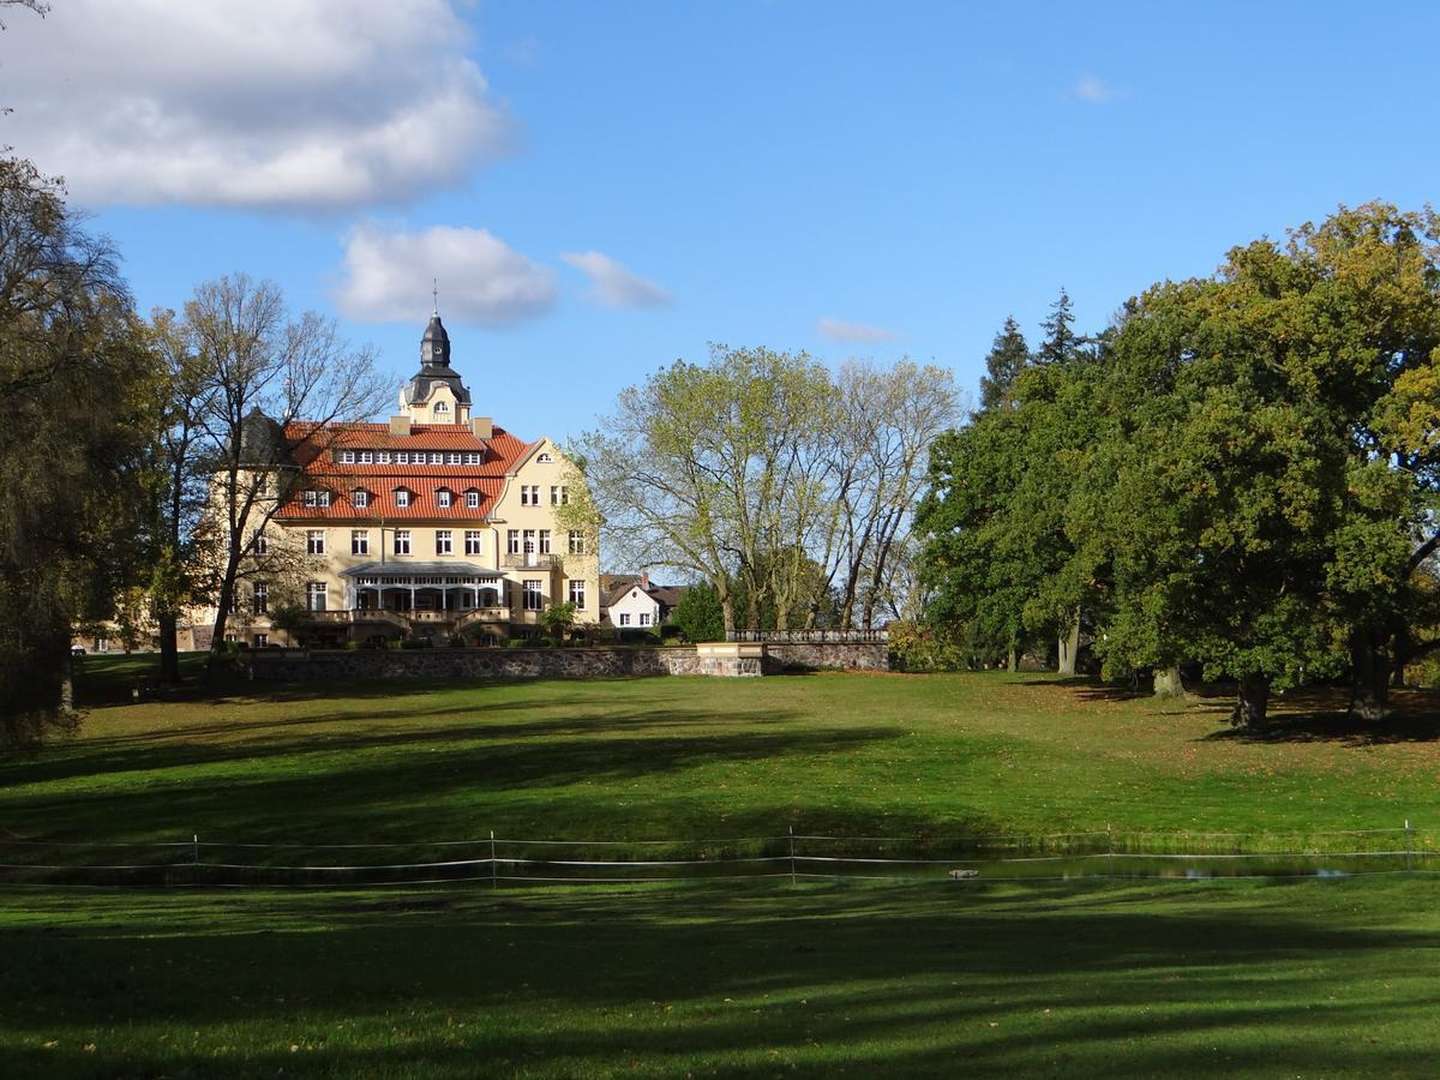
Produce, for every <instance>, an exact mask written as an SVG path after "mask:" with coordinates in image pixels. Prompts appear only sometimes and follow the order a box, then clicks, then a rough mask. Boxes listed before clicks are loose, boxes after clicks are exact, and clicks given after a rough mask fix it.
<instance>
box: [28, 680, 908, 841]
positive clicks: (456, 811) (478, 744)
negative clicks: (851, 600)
mask: <svg viewBox="0 0 1440 1080" xmlns="http://www.w3.org/2000/svg"><path fill="white" fill-rule="evenodd" d="M791 718H792V717H791V714H787V713H783V712H780V713H774V714H772V715H771V722H770V723H768V724H766V725H764V726H757V724H756V723H755V721H754V720H753V719H747V720H746V721H745V722H744V723H743V725H739V724H736V723H734V722H731V723H728V724H727V723H725V722H723V721H724V718H717V717H716V716H715V715H713V714H712V713H709V712H703V711H688V710H683V709H642V710H639V711H633V712H618V711H616V712H610V713H607V714H606V715H604V716H601V717H596V718H595V719H594V720H593V722H592V721H578V722H577V721H576V720H575V719H573V718H565V717H560V718H556V719H555V720H539V721H534V722H527V721H517V722H514V723H499V724H477V725H475V726H473V727H468V726H465V725H456V726H446V727H439V728H437V727H433V726H417V727H415V728H413V729H407V730H404V731H400V732H396V731H394V730H389V731H382V732H353V731H350V732H345V733H336V734H334V735H323V734H316V733H314V732H313V731H310V730H309V729H302V730H301V731H300V732H298V733H297V734H296V735H294V736H293V737H290V738H269V739H266V740H264V741H261V742H257V743H253V744H247V743H234V742H229V743H218V742H205V741H196V742H185V743H180V744H178V745H161V746H131V747H123V748H119V749H115V750H111V751H109V752H104V751H102V752H99V753H93V754H87V755H85V756H83V757H75V758H62V759H59V760H56V761H54V762H47V763H43V764H42V765H35V766H30V767H27V768H24V769H14V770H12V771H11V778H12V780H19V779H28V780H32V781H35V782H41V781H47V780H49V781H58V782H61V783H62V784H63V782H64V781H67V780H73V779H76V778H83V777H86V776H92V775H94V776H100V775H106V774H115V773H123V772H126V771H129V770H141V771H154V772H156V773H157V779H156V781H154V782H150V783H145V782H136V783H133V784H126V785H124V786H119V785H114V784H111V785H107V786H105V787H102V788H98V789H97V788H93V787H81V786H75V785H73V784H71V785H65V786H62V787H61V788H60V789H59V790H56V791H54V792H53V793H51V792H48V791H46V790H45V789H43V788H42V789H40V790H38V791H37V792H36V794H35V795H34V796H32V797H29V798H27V799H26V800H25V802H24V804H23V807H20V806H17V807H16V809H23V815H19V814H17V815H14V816H13V819H12V821H11V822H10V823H8V824H9V828H10V830H11V831H12V834H13V833H19V834H20V835H28V836H38V835H43V836H44V837H46V838H47V839H61V838H64V837H66V836H68V835H72V834H80V835H82V836H83V838H84V839H86V840H94V839H97V838H98V837H96V835H95V833H96V830H97V828H98V827H100V826H102V825H103V824H104V823H112V822H113V823H123V825H122V827H123V828H124V829H125V830H127V832H128V833H129V834H131V835H136V834H139V835H147V834H149V835H153V834H154V833H155V832H161V831H163V832H167V833H170V832H178V833H188V832H189V831H191V830H194V831H199V832H202V833H207V834H211V835H213V834H216V833H222V834H228V838H229V839H232V840H264V839H272V838H273V839H287V838H292V837H311V836H321V837H326V838H328V839H330V840H349V839H354V840H364V839H369V838H373V837H377V836H379V837H386V838H389V837H393V836H394V835H395V834H396V832H397V830H402V829H403V830H404V831H405V835H406V838H407V839H413V838H415V833H416V832H417V831H420V830H421V829H423V830H424V831H425V832H428V833H429V834H430V835H432V836H434V835H436V830H445V829H448V828H452V827H454V823H453V819H455V818H456V816H457V815H462V814H466V813H468V814H469V822H470V828H468V829H467V830H466V832H467V833H469V832H473V829H474V827H475V824H476V822H475V820H474V816H475V814H476V813H477V810H476V808H477V807H479V806H482V805H484V804H485V803H487V802H492V803H493V804H494V806H495V807H496V809H494V810H492V811H491V816H492V820H491V824H494V823H495V822H494V819H495V818H497V817H502V816H507V815H508V816H510V817H512V818H513V817H514V816H515V815H517V814H522V813H525V810H524V805H525V802H526V800H525V799H517V797H516V795H517V793H524V792H526V791H528V790H530V789H539V790H552V789H557V788H566V787H572V786H573V787H574V788H575V791H576V792H577V793H583V792H584V791H585V790H587V788H586V787H584V786H582V785H592V784H594V785H599V788H598V790H596V791H595V794H594V798H595V800H596V804H597V810H605V809H607V808H608V805H607V804H608V803H611V802H615V801H616V800H618V799H621V798H623V791H621V790H619V789H620V787H621V786H622V785H623V784H624V782H627V781H640V780H645V781H653V782H654V783H655V784H657V785H658V790H659V791H661V792H663V793H664V795H665V797H667V798H675V797H676V794H677V792H676V788H675V784H676V781H675V780H674V779H673V778H670V779H666V778H667V777H671V776H672V774H677V773H683V772H685V771H688V770H693V769H700V768H705V767H709V766H716V765H721V766H723V765H725V764H728V763H742V762H757V761H772V760H779V759H783V758H786V757H795V756H799V757H802V758H807V759H808V758H816V757H826V756H831V755H836V754H845V753H849V752H853V751H856V750H859V749H861V748H863V747H865V746H868V745H870V744H873V743H875V742H877V741H882V740H887V739H893V738H897V737H899V733H897V731H896V730H895V729H893V728H888V727H877V726H828V727H820V726H816V725H814V724H813V723H810V722H807V723H806V724H804V725H790V724H787V723H786V721H787V720H788V719H791ZM336 755H340V760H339V761H336V760H335V756H336ZM292 756H293V760H289V761H287V760H285V759H287V758H290V757H292ZM311 761H316V762H321V761H323V765H320V766H319V767H318V768H317V769H316V771H315V772H313V773H312V772H310V771H309V770H308V769H307V768H306V766H307V763H308V762H311ZM212 766H215V767H218V768H219V771H217V772H214V773H213V774H212V775H211V776H209V777H207V769H210V767H212ZM167 770H169V771H179V770H185V771H186V772H187V775H186V776H184V778H183V782H173V781H167V779H166V778H165V776H164V774H165V772H166V771H167ZM652 798H653V796H652ZM635 800H636V801H635V805H636V806H641V807H643V806H645V805H646V803H647V800H646V798H645V796H644V795H643V794H641V793H638V792H637V793H636V795H635ZM623 805H624V803H623V802H622V803H620V806H622V807H623ZM383 807H396V808H399V809H398V810H397V811H396V812H395V813H393V814H390V815H387V814H386V813H385V812H384V811H383V810H381V809H380V808H383ZM626 816H628V817H631V818H633V817H634V816H635V811H634V810H633V809H632V810H629V811H627V812H626ZM145 823H149V827H148V828H147V827H146V825H145ZM277 834H278V835H277Z"/></svg>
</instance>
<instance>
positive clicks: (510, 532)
mask: <svg viewBox="0 0 1440 1080" xmlns="http://www.w3.org/2000/svg"><path fill="white" fill-rule="evenodd" d="M505 554H507V555H519V554H520V530H519V529H507V530H506V532H505Z"/></svg>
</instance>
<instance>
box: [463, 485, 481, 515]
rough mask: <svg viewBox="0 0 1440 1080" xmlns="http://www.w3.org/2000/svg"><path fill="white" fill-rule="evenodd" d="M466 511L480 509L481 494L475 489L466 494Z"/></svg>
mask: <svg viewBox="0 0 1440 1080" xmlns="http://www.w3.org/2000/svg"><path fill="white" fill-rule="evenodd" d="M465 509H467V510H479V509H480V492H478V491H476V490H475V489H474V488H471V489H470V490H469V491H467V492H465Z"/></svg>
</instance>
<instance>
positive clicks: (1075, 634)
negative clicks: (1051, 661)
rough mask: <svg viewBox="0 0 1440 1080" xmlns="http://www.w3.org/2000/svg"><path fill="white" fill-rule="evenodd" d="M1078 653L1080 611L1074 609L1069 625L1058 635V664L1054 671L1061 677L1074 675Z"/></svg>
mask: <svg viewBox="0 0 1440 1080" xmlns="http://www.w3.org/2000/svg"><path fill="white" fill-rule="evenodd" d="M1079 652H1080V609H1079V608H1076V609H1075V614H1074V616H1073V617H1072V618H1071V620H1070V625H1069V626H1067V627H1066V628H1065V632H1064V633H1063V634H1061V635H1060V641H1059V657H1060V662H1059V664H1058V665H1056V670H1057V671H1058V672H1059V674H1061V675H1074V674H1075V657H1076V656H1077V655H1078V654H1079Z"/></svg>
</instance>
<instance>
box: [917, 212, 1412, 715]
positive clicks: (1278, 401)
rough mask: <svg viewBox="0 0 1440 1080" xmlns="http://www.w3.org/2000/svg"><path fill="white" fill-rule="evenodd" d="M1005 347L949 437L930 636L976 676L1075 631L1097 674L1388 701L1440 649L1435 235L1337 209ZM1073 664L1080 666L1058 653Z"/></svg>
mask: <svg viewBox="0 0 1440 1080" xmlns="http://www.w3.org/2000/svg"><path fill="white" fill-rule="evenodd" d="M1072 322H1073V320H1072V318H1071V315H1070V311H1069V305H1068V301H1066V300H1065V299H1064V297H1063V296H1062V299H1061V301H1060V302H1059V303H1057V305H1056V307H1055V309H1054V311H1053V313H1052V316H1051V318H1050V320H1049V321H1048V323H1047V325H1046V328H1045V338H1044V342H1043V343H1042V345H1041V346H1040V347H1039V348H1038V349H1036V350H1035V351H1034V352H1033V353H1032V352H1031V351H1030V350H1029V349H1028V348H1026V346H1025V343H1024V341H1023V339H1022V338H1021V336H1020V334H1019V331H1018V328H1016V327H1015V325H1014V324H1013V322H1011V323H1007V324H1006V327H1005V329H1004V330H1002V332H1001V333H1000V334H999V335H998V336H997V338H996V341H995V346H994V349H993V350H992V352H991V354H990V357H989V359H988V363H987V368H988V371H987V376H986V380H985V383H984V388H983V393H982V404H981V408H980V409H979V410H978V411H977V412H976V413H974V414H973V415H972V416H971V418H970V420H969V422H968V423H967V424H965V425H964V426H963V427H961V428H959V429H958V430H955V431H952V432H949V433H947V434H945V435H944V436H942V437H941V438H940V439H938V440H937V441H936V443H935V446H934V449H933V453H932V456H931V463H930V474H929V490H928V491H927V493H926V494H925V496H924V498H923V500H922V502H921V506H920V510H919V526H918V527H919V529H920V530H921V531H922V532H923V534H924V545H923V556H922V558H921V564H922V566H923V580H924V581H925V583H926V585H927V587H928V588H929V590H930V596H929V604H928V607H927V622H928V625H929V627H930V630H931V632H932V633H934V634H936V635H940V636H942V637H943V638H945V639H946V640H947V641H948V642H949V643H951V644H952V645H953V646H954V647H956V648H957V649H959V650H960V651H961V652H962V653H963V654H965V655H967V656H969V657H972V658H973V659H974V660H975V661H976V662H982V663H993V662H1003V661H1005V660H1006V659H1008V660H1009V661H1010V662H1011V663H1012V664H1013V662H1014V658H1015V657H1016V656H1017V655H1018V654H1020V653H1022V652H1025V651H1029V650H1034V651H1038V652H1041V653H1045V652H1047V651H1048V646H1049V643H1051V642H1057V645H1058V648H1057V650H1056V651H1057V652H1058V653H1059V655H1060V664H1061V667H1062V669H1064V668H1065V667H1067V666H1070V669H1071V670H1073V664H1074V660H1075V652H1076V648H1077V646H1078V645H1079V643H1080V640H1081V635H1082V634H1083V637H1084V640H1085V642H1086V643H1087V646H1088V648H1089V649H1091V650H1093V653H1094V655H1095V656H1096V658H1098V660H1099V662H1100V663H1101V664H1102V665H1103V668H1104V670H1105V672H1106V673H1107V674H1110V675H1123V674H1127V673H1132V672H1142V671H1154V672H1157V673H1159V674H1160V676H1162V677H1161V678H1160V679H1159V682H1160V684H1161V685H1173V677H1165V676H1166V675H1167V673H1169V672H1171V671H1172V670H1173V669H1174V668H1175V667H1176V666H1177V665H1179V664H1181V663H1185V662H1195V663H1199V664H1201V665H1203V667H1204V671H1205V673H1206V676H1207V677H1222V676H1223V677H1229V678H1233V679H1234V680H1236V681H1237V684H1238V687H1239V691H1238V701H1237V706H1236V719H1237V721H1239V722H1241V723H1246V724H1260V723H1263V722H1264V719H1265V711H1266V704H1267V701H1268V697H1269V694H1270V691H1271V689H1272V688H1284V687H1288V686H1293V685H1296V684H1298V683H1300V682H1306V681H1316V680H1323V679H1339V678H1347V677H1348V678H1349V680H1350V682H1351V684H1352V686H1353V690H1354V696H1353V707H1354V710H1355V711H1356V712H1357V713H1358V714H1360V715H1362V716H1365V717H1370V718H1378V717H1380V716H1383V715H1384V714H1385V711H1386V696H1387V694H1386V691H1387V686H1389V685H1390V684H1391V683H1392V682H1396V681H1398V680H1399V679H1400V678H1401V677H1402V676H1403V672H1404V670H1405V668H1406V667H1407V665H1410V664H1413V663H1415V662H1416V661H1417V660H1418V659H1419V658H1421V657H1422V656H1424V655H1426V654H1428V653H1430V652H1431V651H1433V650H1436V649H1440V632H1437V627H1440V606H1437V601H1440V588H1437V572H1436V564H1435V553H1436V548H1437V544H1440V518H1437V510H1440V507H1437V492H1440V219H1437V216H1436V215H1435V214H1434V213H1432V212H1430V211H1426V212H1424V213H1403V212H1401V211H1399V210H1397V209H1396V208H1394V207H1392V206H1388V205H1385V204H1381V203H1374V204H1369V205H1366V206H1363V207H1360V208H1358V209H1343V208H1342V209H1341V211H1340V212H1338V213H1337V214H1335V215H1334V216H1332V217H1330V218H1329V219H1327V220H1326V221H1324V222H1323V223H1322V224H1320V225H1306V226H1304V227H1302V228H1299V229H1297V230H1294V231H1293V232H1292V233H1291V234H1290V236H1289V238H1288V240H1287V242H1285V243H1277V242H1274V241H1271V240H1258V241H1255V242H1253V243H1250V244H1247V245H1244V246H1240V247H1236V248H1234V249H1232V250H1231V251H1230V252H1229V254H1228V256H1227V258H1226V260H1225V262H1224V264H1223V265H1222V266H1221V267H1220V269H1219V270H1218V271H1217V272H1216V273H1215V274H1214V275H1212V276H1211V277H1207V278H1201V279H1195V280H1190V281H1182V282H1163V283H1160V284H1157V285H1155V286H1153V287H1151V288H1150V289H1148V290H1147V291H1146V292H1144V293H1143V294H1142V295H1140V296H1139V297H1138V298H1136V299H1133V300H1131V301H1129V302H1128V303H1126V304H1125V305H1124V307H1123V308H1122V309H1121V310H1120V311H1119V312H1118V313H1117V315H1116V316H1115V318H1114V320H1113V322H1112V323H1111V325H1109V326H1108V327H1106V328H1105V329H1104V330H1103V331H1102V332H1100V333H1098V334H1095V335H1093V336H1091V337H1081V336H1077V335H1076V334H1074V333H1073V332H1072V331H1071V329H1070V327H1071V324H1072ZM1067 653H1068V655H1067Z"/></svg>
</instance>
